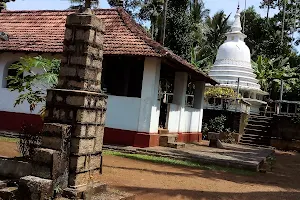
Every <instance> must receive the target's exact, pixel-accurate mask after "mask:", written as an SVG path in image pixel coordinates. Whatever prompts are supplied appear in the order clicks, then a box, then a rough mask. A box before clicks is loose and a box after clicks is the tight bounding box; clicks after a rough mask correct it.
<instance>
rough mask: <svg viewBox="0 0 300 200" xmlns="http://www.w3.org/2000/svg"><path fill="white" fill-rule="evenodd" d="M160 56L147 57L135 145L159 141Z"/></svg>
mask: <svg viewBox="0 0 300 200" xmlns="http://www.w3.org/2000/svg"><path fill="white" fill-rule="evenodd" d="M160 64H161V60H160V58H154V57H146V58H145V63H144V75H143V83H142V84H143V86H142V95H141V108H140V116H139V125H138V134H137V135H136V137H135V142H134V143H135V144H134V145H135V146H140V147H147V146H156V145H158V144H159V141H158V125H159V112H160V102H159V100H158V87H159V79H160Z"/></svg>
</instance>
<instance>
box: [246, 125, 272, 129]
mask: <svg viewBox="0 0 300 200" xmlns="http://www.w3.org/2000/svg"><path fill="white" fill-rule="evenodd" d="M246 128H250V129H260V130H265V129H269V128H270V126H269V125H267V124H248V125H247V126H246Z"/></svg>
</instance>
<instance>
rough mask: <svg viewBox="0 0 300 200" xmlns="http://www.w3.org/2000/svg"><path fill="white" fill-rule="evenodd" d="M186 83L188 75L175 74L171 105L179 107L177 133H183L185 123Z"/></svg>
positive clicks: (184, 73) (183, 73)
mask: <svg viewBox="0 0 300 200" xmlns="http://www.w3.org/2000/svg"><path fill="white" fill-rule="evenodd" d="M187 82H188V73H186V72H176V73H175V81H174V95H173V103H174V104H177V105H179V107H180V119H179V124H178V133H183V132H185V124H186V121H185V119H184V111H185V99H186V91H187Z"/></svg>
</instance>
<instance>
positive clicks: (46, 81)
mask: <svg viewBox="0 0 300 200" xmlns="http://www.w3.org/2000/svg"><path fill="white" fill-rule="evenodd" d="M10 69H12V70H15V71H16V72H17V74H16V76H8V77H7V82H8V88H9V90H10V91H18V92H19V93H20V95H19V96H18V98H17V99H16V102H15V106H16V105H18V104H22V103H23V102H28V103H29V105H30V110H31V111H33V110H34V109H35V107H36V105H37V104H39V103H44V102H45V98H46V93H45V90H46V89H48V88H52V87H54V86H56V85H57V82H58V74H59V69H60V60H57V59H47V58H43V57H41V56H36V57H23V58H21V59H20V61H19V62H18V63H16V64H13V65H12V66H11V67H10ZM37 72H39V73H37Z"/></svg>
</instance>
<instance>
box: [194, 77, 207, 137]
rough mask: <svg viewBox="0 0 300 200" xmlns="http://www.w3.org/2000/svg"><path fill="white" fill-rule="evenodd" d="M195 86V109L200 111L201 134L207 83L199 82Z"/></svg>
mask: <svg viewBox="0 0 300 200" xmlns="http://www.w3.org/2000/svg"><path fill="white" fill-rule="evenodd" d="M195 85H196V89H195V99H194V108H197V109H200V117H199V127H198V132H199V133H201V131H202V121H203V106H204V92H205V82H203V81H197V82H196V83H195Z"/></svg>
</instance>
